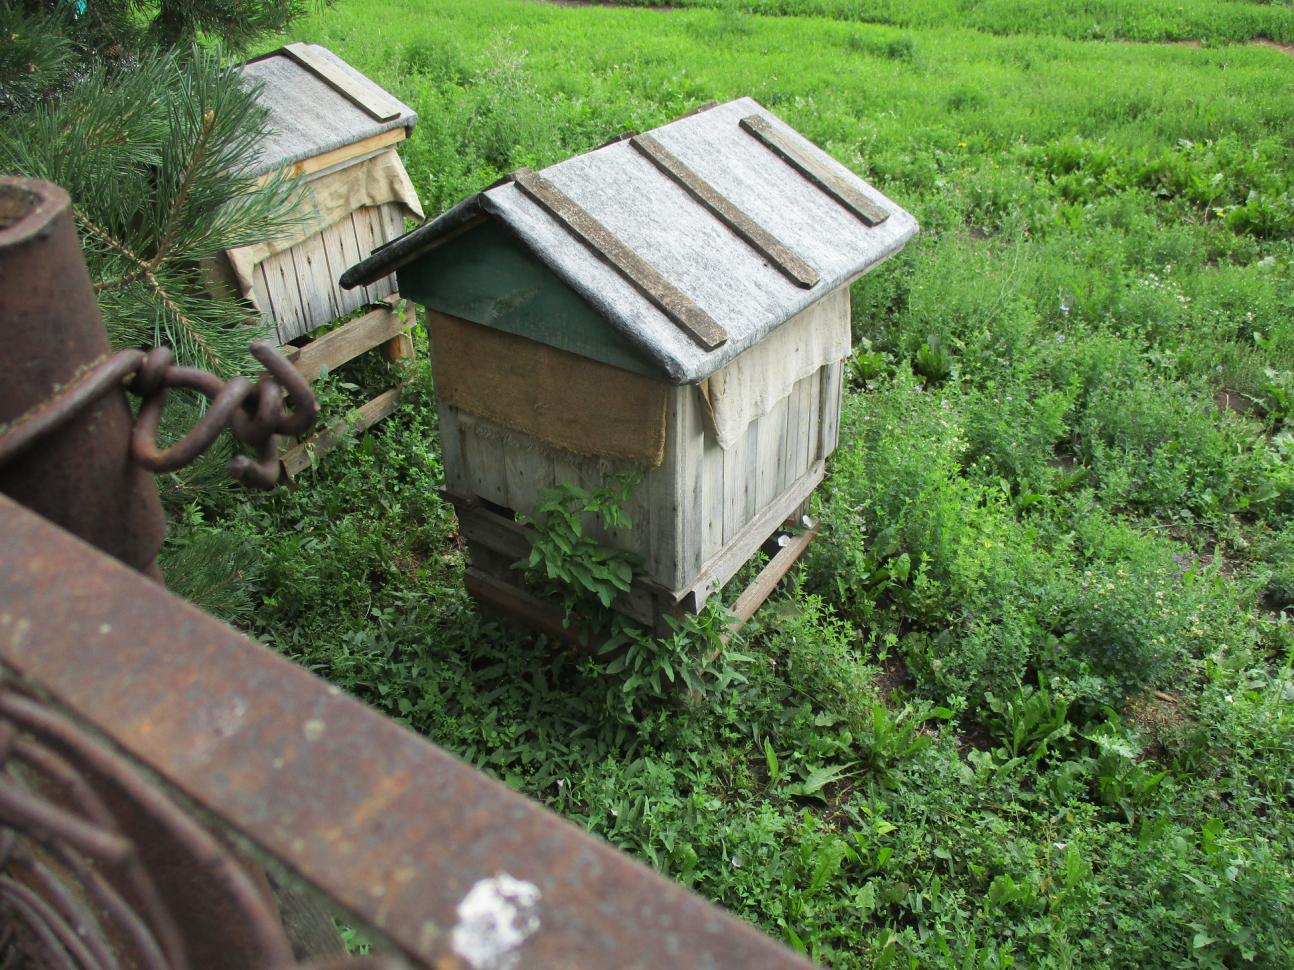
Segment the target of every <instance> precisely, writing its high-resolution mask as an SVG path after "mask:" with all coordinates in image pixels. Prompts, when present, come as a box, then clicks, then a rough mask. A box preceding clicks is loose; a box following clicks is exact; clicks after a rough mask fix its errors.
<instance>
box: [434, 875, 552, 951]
mask: <svg viewBox="0 0 1294 970" xmlns="http://www.w3.org/2000/svg"><path fill="white" fill-rule="evenodd" d="M539 895H540V893H539V887H538V886H536V885H535V884H534V883H529V882H526V881H524V880H522V879H515V878H513V877H512V876H510V875H508V874H507V873H506V872H501V873H499V874H498V875H497V876H494V877H493V878H491V879H482V880H481V881H480V882H478V883H477V884H476V885H475V886H473V887H472V888H471V891H470V892H468V894H467V895H466V896H464V897H463V901H462V902H461V903H459V904H458V925H457V926H455V927H454V952H455V953H456V954H458V956H460V957H461V958H462V959H463V960H465V961H466V962H467V964H468V966H470V967H472V968H473V970H512V968H513V967H515V966H516V965H517V962H518V959H519V954H518V953H517V949H518V948H519V947H520V946H521V944H522V943H524V942H525V941H526V939H527V938H528V937H530V936H531V935H533V934H534V933H535V932H536V931H537V930H538V929H539Z"/></svg>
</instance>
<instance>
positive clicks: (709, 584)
mask: <svg viewBox="0 0 1294 970" xmlns="http://www.w3.org/2000/svg"><path fill="white" fill-rule="evenodd" d="M822 474H823V464H822V462H820V461H819V462H815V463H814V464H813V466H812V467H811V468H810V469H809V471H807V472H806V473H805V474H804V475H802V476H800V478H799V480H798V481H796V482H795V484H793V485H792V486H791V487H790V488H788V489H787V490H786V491H784V492H783V493H782V494H781V495H779V496H778V497H777V498H775V499H774V500H773V501H772V502H770V503H769V504H768V506H767V507H766V508H764V509H763V510H761V511H760V513H759V514H758V515H756V516H755V517H754V518H753V519H751V520H750V522H748V523H747V524H746V526H745V528H743V529H742V530H741V531H739V532H738V533H737V534H736V535H735V536H733V537H732V538H731V539H730V540H728V541H727V542H725V543H724V547H723V550H722V551H721V552H720V553H719V554H718V555H717V556H714V557H712V558H711V559H710V560H709V561H707V562H706V563H705V564H703V565H702V567H701V572H700V573H699V574H698V575H697V577H696V578H695V579H693V580H692V582H691V583H689V585H688V587H687V588H686V589H676V590H674V591H673V593H674V595H675V596H676V597H678V598H680V599H682V598H684V597H686V596H688V595H692V596H694V597H695V601H696V604H697V607H698V609H699V608H700V607H701V606H703V605H704V604H705V600H706V599H707V597H709V596H710V595H711V594H712V593H713V592H714V591H715V590H717V589H721V588H722V587H723V585H724V584H725V583H726V582H728V580H730V579H732V577H733V576H734V575H736V573H737V570H739V569H740V568H741V567H742V566H744V565H745V564H746V562H747V561H748V560H749V559H750V557H751V556H753V555H754V554H755V552H756V550H758V549H759V547H760V546H762V545H763V544H764V542H765V541H767V539H768V537H769V536H770V535H772V534H773V532H774V531H776V529H777V527H778V526H779V525H781V524H782V522H783V521H785V520H786V518H787V516H789V515H790V514H791V513H792V512H794V511H795V509H796V507H797V506H799V504H800V503H801V502H803V501H804V500H805V499H806V498H807V497H808V496H809V495H812V494H813V490H814V489H815V488H817V487H818V483H819V482H821V481H822Z"/></svg>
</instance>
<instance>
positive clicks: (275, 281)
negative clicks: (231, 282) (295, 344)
mask: <svg viewBox="0 0 1294 970" xmlns="http://www.w3.org/2000/svg"><path fill="white" fill-rule="evenodd" d="M261 265H262V266H263V267H264V268H265V285H266V288H267V289H268V290H269V294H270V301H271V303H272V304H273V306H274V326H275V329H276V330H277V331H278V337H279V343H280V344H285V343H287V342H288V341H290V340H295V339H296V338H297V337H299V336H301V335H302V334H303V333H305V332H306V331H307V330H309V329H310V327H309V325H308V321H307V319H306V314H305V308H304V306H303V305H302V301H301V288H300V286H299V285H298V283H297V270H296V264H295V263H293V261H292V250H290V249H285V250H283V251H282V252H280V253H275V254H274V255H272V256H268V257H266V258H265V259H264V260H263V261H262V262H261Z"/></svg>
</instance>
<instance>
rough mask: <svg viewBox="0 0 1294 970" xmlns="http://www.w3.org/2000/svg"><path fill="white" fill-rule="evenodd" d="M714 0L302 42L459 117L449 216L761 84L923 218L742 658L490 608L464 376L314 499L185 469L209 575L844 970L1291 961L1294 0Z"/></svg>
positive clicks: (347, 6)
mask: <svg viewBox="0 0 1294 970" xmlns="http://www.w3.org/2000/svg"><path fill="white" fill-rule="evenodd" d="M715 6H716V7H717V9H697V10H679V9H675V10H669V11H656V10H637V9H619V8H615V9H608V8H603V7H558V6H549V5H545V4H540V3H526V2H518V0H496V2H493V3H488V4H485V3H480V2H479V0H445V2H440V3H435V4H432V3H426V2H422V0H419V2H412V0H409V2H387V0H384V2H380V3H379V2H377V0H341V2H339V3H337V4H336V5H335V6H333V7H330V8H328V9H327V10H325V11H324V12H322V13H320V14H318V15H317V16H316V17H314V18H313V19H310V20H308V21H305V22H303V23H302V24H301V25H300V28H299V29H298V30H297V31H296V32H295V34H294V36H295V37H296V38H298V39H305V40H310V41H315V42H319V43H323V44H326V45H328V46H330V47H331V48H332V49H333V50H335V51H336V52H338V53H339V54H341V55H342V56H343V57H345V58H346V59H348V60H349V61H351V62H352V63H354V64H355V65H356V66H358V67H359V68H360V69H362V70H364V71H365V72H367V73H368V74H370V75H371V76H372V77H374V78H375V79H376V80H378V81H379V82H380V83H382V84H384V85H386V86H387V87H388V88H390V89H391V90H392V91H394V92H395V93H397V94H398V95H399V96H400V97H401V98H403V99H404V100H405V101H407V102H408V103H410V104H412V105H413V106H414V107H415V108H416V109H417V110H418V112H419V114H420V117H421V120H420V123H419V127H418V129H417V131H416V132H415V135H414V137H413V139H412V141H411V142H410V143H409V144H408V145H407V147H406V150H405V152H404V155H405V158H406V160H407V163H408V165H409V168H410V170H411V174H412V176H413V178H414V181H415V183H416V185H417V188H418V190H419V192H420V193H421V195H422V198H423V200H424V203H425V204H426V206H427V208H428V210H429V212H435V211H438V210H440V209H443V208H445V207H447V206H449V205H451V204H452V203H454V202H456V201H458V200H459V199H460V198H461V197H463V196H464V195H465V194H467V193H469V192H471V191H474V190H476V189H479V188H481V187H483V186H484V185H487V184H489V183H490V182H492V181H493V180H495V179H496V178H497V177H498V176H499V175H500V174H502V173H504V172H507V171H509V170H511V169H514V168H516V167H519V166H521V165H531V166H534V167H540V166H542V165H546V164H549V163H552V162H554V161H556V160H558V159H560V158H563V157H565V156H567V155H569V154H572V153H575V152H579V151H583V150H587V149H589V148H591V147H594V146H595V145H597V144H600V143H601V142H602V141H604V140H605V139H606V138H607V137H609V136H611V135H613V134H616V133H618V132H620V131H622V130H624V129H628V128H636V129H639V130H642V129H646V128H649V127H652V126H653V125H656V124H659V123H662V122H664V121H666V120H669V119H670V118H672V117H674V116H676V115H678V114H680V113H682V112H684V111H686V110H689V109H691V108H692V107H694V106H696V104H698V103H699V102H701V101H705V100H710V99H719V100H722V99H727V98H732V97H736V96H740V95H747V94H749V95H752V96H754V97H755V98H757V99H758V100H760V101H761V102H763V103H764V104H765V105H767V106H768V107H770V108H771V109H772V110H774V111H776V112H778V113H779V114H780V115H781V116H782V117H783V118H785V119H786V120H787V121H788V122H789V123H790V124H792V125H794V126H796V127H797V128H799V129H800V130H801V131H803V132H804V133H805V134H806V135H808V136H809V137H810V138H812V139H814V140H815V141H817V142H818V143H819V144H821V145H823V146H824V147H826V148H827V149H828V150H829V151H831V152H832V153H833V154H835V155H836V156H837V157H838V158H840V159H841V160H842V161H844V162H845V163H846V164H848V165H850V166H851V167H853V168H854V169H856V170H857V171H859V172H860V173H862V174H864V175H865V176H866V177H867V178H869V179H871V180H872V181H873V182H875V184H876V185H877V186H878V187H880V188H882V189H883V190H884V191H885V192H886V193H887V194H889V195H890V196H891V197H892V198H894V199H895V200H896V201H898V202H899V203H900V204H902V205H904V206H905V207H907V208H908V209H910V210H911V211H912V212H914V213H915V214H916V216H917V217H918V219H919V220H920V222H921V225H922V235H921V236H920V237H919V239H918V241H917V242H915V243H914V244H913V245H912V246H910V247H909V249H908V250H907V252H905V254H904V255H903V256H902V257H901V258H899V259H897V260H895V261H893V262H892V263H891V264H888V265H887V266H885V267H884V268H882V269H881V270H879V271H878V272H876V273H875V274H873V275H872V276H870V277H868V278H866V279H864V280H863V281H861V282H860V283H859V284H857V285H856V286H855V288H854V292H853V298H854V330H855V343H856V348H857V349H856V352H855V355H854V357H853V359H852V360H851V362H850V378H851V379H850V386H849V389H848V391H847V395H846V401H845V420H844V429H843V432H842V445H841V449H840V451H839V452H838V453H837V455H836V457H835V458H834V459H833V462H832V464H831V468H830V472H829V478H828V481H827V482H826V483H825V485H824V487H823V488H822V489H821V492H820V495H819V498H818V505H817V510H816V514H817V515H819V516H820V517H821V519H822V521H823V528H824V532H823V536H822V537H821V538H820V539H819V541H818V542H816V543H815V544H814V545H813V546H812V547H811V554H810V556H809V557H808V561H807V562H806V563H805V565H804V567H803V568H802V569H801V570H799V571H798V572H797V573H796V574H795V575H794V576H793V578H792V581H791V582H790V583H789V584H788V585H787V586H786V588H785V590H784V592H783V593H782V594H780V595H779V596H778V597H777V598H775V599H774V600H773V601H772V602H771V603H770V604H769V606H768V607H766V608H765V610H764V611H763V612H762V613H761V614H760V616H759V617H758V622H757V624H755V625H752V626H751V627H749V628H748V636H747V637H746V638H745V640H744V642H742V643H741V644H740V645H739V646H738V647H737V651H738V652H737V653H736V654H734V655H729V656H728V657H727V658H726V659H725V662H724V666H723V668H722V669H721V670H719V671H717V672H715V676H714V677H713V678H712V680H711V681H710V683H709V687H710V689H709V690H708V692H706V693H705V694H704V696H700V697H696V698H694V699H692V700H679V699H678V698H677V696H676V695H675V694H673V693H672V692H670V691H668V690H661V691H655V690H652V689H650V688H645V687H643V686H642V685H641V684H635V683H632V682H630V681H629V680H628V679H627V677H626V675H625V673H624V672H621V671H617V670H615V669H611V670H608V669H607V668H606V665H605V664H602V663H600V662H599V661H598V660H597V658H587V657H577V656H571V655H569V654H564V653H562V652H560V651H556V650H554V649H553V648H552V647H551V646H550V645H549V644H546V643H544V642H542V641H535V640H530V639H525V638H521V637H519V636H517V635H515V634H510V633H505V632H504V631H502V630H500V629H499V628H497V627H495V626H493V625H491V624H486V623H483V622H482V621H481V620H480V619H479V618H478V617H477V616H476V614H475V613H474V611H473V609H472V607H471V604H470V602H469V601H468V600H467V599H466V597H465V595H464V593H463V591H462V586H461V573H462V553H461V544H460V543H459V542H457V541H456V536H455V531H454V520H453V515H452V511H451V510H450V509H449V508H448V507H447V506H445V505H444V504H443V503H442V502H441V501H440V499H439V498H438V496H437V492H436V490H437V487H438V485H439V483H440V480H441V470H440V465H439V455H438V450H437V443H436V435H435V412H434V409H433V408H432V407H431V406H430V401H431V398H430V394H431V390H430V387H429V378H428V377H427V375H426V374H425V373H419V374H418V375H416V379H415V391H414V393H413V395H412V396H411V400H410V401H409V403H407V404H406V405H405V406H403V407H402V408H401V410H400V411H399V413H398V414H397V416H396V417H395V418H393V419H392V420H390V421H388V422H386V423H385V424H384V425H383V426H382V427H381V428H380V429H379V430H378V431H376V432H375V433H371V434H369V435H367V436H365V437H363V438H362V439H359V440H357V441H356V442H355V443H354V444H353V445H352V446H351V447H350V448H349V449H348V450H346V451H344V452H342V453H341V454H339V455H337V456H335V457H333V458H330V459H329V460H328V462H327V463H326V465H325V466H324V467H323V469H322V470H321V471H319V472H318V473H316V474H314V475H313V476H311V477H310V478H308V480H307V481H306V482H305V483H304V484H303V485H301V486H300V487H298V488H296V489H292V490H282V491H279V492H277V493H275V494H271V495H267V496H257V497H246V496H234V495H230V494H227V493H220V494H217V493H212V492H209V491H204V490H202V489H200V488H198V486H197V484H196V483H195V482H194V481H187V482H174V481H173V482H171V483H170V484H169V488H168V492H169V497H170V501H171V503H172V505H173V507H175V508H176V509H177V510H178V512H177V514H178V518H179V520H180V521H179V523H178V525H177V527H176V528H175V529H173V538H172V541H171V543H170V545H169V546H168V548H167V550H166V557H167V561H168V563H169V572H170V575H171V576H172V577H173V578H174V581H175V582H177V583H178V584H180V585H186V584H187V586H188V588H189V589H190V591H192V592H193V593H194V594H195V595H196V596H197V597H198V599H199V600H200V601H201V602H203V603H204V604H205V605H208V606H209V607H210V608H213V609H215V610H216V611H217V612H221V613H222V614H223V615H226V616H229V617H230V618H232V619H234V620H235V621H237V622H239V623H240V624H242V625H243V626H244V627H245V628H247V629H248V630H250V631H251V632H253V633H254V634H255V635H256V636H258V637H260V638H262V639H263V640H265V641H266V642H268V643H271V644H272V645H274V646H275V647H277V648H278V649H280V650H282V651H283V652H284V653H286V654H288V655H290V656H292V657H294V658H296V659H298V660H300V661H301V662H302V663H304V664H306V665H308V666H309V667H311V668H312V669H315V670H317V671H319V672H320V673H321V674H323V675H324V676H326V677H328V678H330V679H331V680H333V681H335V682H336V683H338V684H340V685H342V686H343V687H345V688H347V689H348V690H351V691H353V692H355V693H356V694H358V695H359V696H361V697H363V698H364V699H365V700H367V701H369V702H370V703H372V704H374V705H375V706H377V707H379V708H381V709H383V710H386V711H388V712H389V713H391V714H392V715H394V716H397V717H399V718H401V719H403V720H404V721H406V722H407V723H408V724H409V725H410V726H412V727H413V728H414V729H416V730H418V731H421V732H424V733H426V734H427V735H428V736H429V737H431V738H433V739H434V740H435V741H437V742H438V743H440V744H442V745H444V746H446V747H448V748H450V749H451V750H454V751H456V752H458V753H459V754H461V755H462V756H463V757H465V758H467V759H469V760H471V761H472V762H474V763H476V764H478V765H480V766H481V767H482V768H484V769H486V770H487V771H490V772H492V773H494V774H496V775H497V776H498V777H500V778H502V779H504V780H506V781H507V782H508V783H509V784H511V785H513V786H515V787H516V788H518V789H520V790H521V791H524V792H526V793H528V794H530V795H532V796H534V797H535V798H538V799H540V800H542V801H544V802H546V803H547V804H549V805H551V806H552V807H553V808H555V809H556V810H558V811H560V812H562V813H564V814H566V815H567V816H569V817H571V818H573V819H575V820H576V821H578V822H579V823H581V824H583V825H585V826H587V827H588V828H589V829H590V830H592V831H594V832H596V833H598V834H599V835H601V836H603V837H605V838H606V839H608V840H610V841H611V842H613V843H615V844H616V845H619V846H621V847H623V848H625V849H626V850H627V851H629V852H632V853H634V854H635V855H637V856H639V857H641V858H643V859H645V860H647V861H648V862H650V863H651V864H652V865H654V866H656V867H657V868H659V869H660V870H661V871H663V872H665V873H667V874H668V875H670V876H671V877H673V878H674V879H677V880H678V881H680V882H682V883H684V884H686V885H689V886H691V887H693V888H694V889H695V890H696V891H698V892H699V893H701V894H703V895H705V896H707V897H709V898H711V899H714V900H716V901H718V902H719V903H720V904H722V905H723V906H725V907H727V908H728V909H730V910H731V911H733V912H735V913H737V914H739V915H740V916H742V917H744V918H746V919H748V920H750V921H752V922H753V923H755V924H757V925H758V926H760V927H762V928H763V929H765V930H766V931H767V932H769V933H771V934H773V935H774V936H777V937H779V938H781V939H783V940H785V941H787V942H788V943H789V944H791V945H793V946H796V947H799V948H802V949H804V950H805V951H806V952H808V953H809V954H811V955H812V956H813V957H815V958H817V959H819V960H821V961H823V962H824V963H826V964H829V965H832V966H840V967H850V966H853V967H866V966H883V967H884V966H894V967H958V968H962V967H1004V966H1011V965H1015V966H1022V967H1023V966H1028V967H1071V966H1083V967H1100V966H1108V967H1127V966H1144V967H1150V966H1156V967H1250V966H1252V967H1273V968H1278V967H1288V966H1290V965H1292V964H1294V872H1292V870H1291V867H1292V865H1294V814H1292V813H1294V672H1292V666H1294V626H1291V622H1290V619H1289V614H1288V611H1289V610H1290V609H1291V608H1294V433H1292V429H1294V245H1292V244H1291V239H1292V238H1294V165H1292V163H1294V58H1290V57H1287V56H1285V55H1283V54H1282V53H1280V52H1278V51H1275V50H1272V49H1269V48H1263V47H1255V46H1249V45H1243V46H1241V45H1236V46H1215V44H1218V45H1220V44H1221V42H1223V41H1244V40H1248V39H1250V38H1251V37H1252V36H1255V35H1257V34H1264V35H1267V36H1270V37H1275V38H1278V39H1284V40H1286V41H1288V40H1290V39H1291V38H1294V8H1291V6H1290V5H1289V4H1288V3H1283V4H1282V3H1272V4H1261V3H1241V2H1209V0H1184V2H1180V3H1166V2H1158V0H1156V2H1145V3H1115V2H1113V0H1094V2H1091V3H1085V4H1081V5H1077V4H1071V5H1064V6H1065V8H1066V10H1067V11H1071V12H1066V13H1062V14H1057V15H1053V14H1052V12H1051V8H1052V7H1053V6H1055V5H1052V4H1042V3H1038V2H1034V3H1004V2H980V3H953V2H952V0H932V2H930V3H926V4H901V3H894V2H885V0H858V2H846V0H838V2H837V0H769V2H766V3H759V2H756V3H753V4H751V6H753V7H754V8H756V9H759V10H763V11H768V12H777V13H784V14H803V13H809V14H812V13H822V14H826V15H828V16H825V17H814V16H801V15H795V16H790V15H788V16H779V17H764V16H751V15H748V14H746V13H743V12H741V10H740V9H739V8H738V7H735V6H733V5H731V4H715ZM1074 10H1078V11H1079V12H1078V13H1075V12H1072V11H1074ZM864 21H876V22H875V23H873V22H864ZM1111 36H1118V37H1126V38H1132V39H1147V40H1150V39H1162V38H1200V39H1203V40H1205V41H1206V42H1207V44H1206V46H1205V47H1203V48H1194V47H1187V46H1179V45H1153V44H1128V43H1114V42H1109V41H1106V40H1100V38H1107V37H1111ZM424 349H425V348H424ZM381 377H382V375H380V374H373V373H365V372H362V371H360V372H353V373H348V374H346V375H342V376H340V377H339V378H336V379H334V382H333V384H332V386H331V387H330V389H329V391H328V396H329V398H330V400H332V401H334V402H336V401H340V400H342V399H344V397H345V394H346V393H347V392H348V390H349V388H347V387H345V386H343V385H345V384H353V385H360V384H363V383H364V382H365V381H367V380H377V379H379V378H381ZM334 406H336V405H334ZM708 619H712V618H708ZM694 636H699V637H702V638H704V637H705V636H706V633H705V631H704V630H702V631H700V632H699V633H696V634H694ZM661 649H662V650H663V651H666V653H667V654H668V651H670V650H678V649H686V644H678V643H675V644H669V645H665V646H663V647H662V648H661ZM662 695H663V696H662Z"/></svg>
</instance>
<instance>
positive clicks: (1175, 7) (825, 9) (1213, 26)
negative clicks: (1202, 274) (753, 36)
mask: <svg viewBox="0 0 1294 970" xmlns="http://www.w3.org/2000/svg"><path fill="white" fill-rule="evenodd" d="M609 2H612V3H623V4H624V5H626V6H644V7H645V6H654V5H655V4H654V3H653V0H609ZM669 6H674V7H708V8H713V9H717V10H723V11H727V12H730V13H733V14H735V13H738V12H747V13H755V14H768V15H774V16H787V15H796V16H819V17H832V18H834V19H837V20H851V21H858V22H861V23H874V24H890V25H892V26H896V27H914V28H918V29H923V30H924V29H929V28H938V27H947V26H954V25H955V26H958V27H966V28H969V29H971V30H981V31H984V32H985V33H989V34H1026V35H1041V36H1057V37H1068V38H1070V39H1072V40H1129V41H1145V42H1151V41H1175V40H1185V41H1202V42H1205V43H1214V44H1218V43H1221V44H1225V43H1245V42H1248V41H1250V40H1253V39H1254V38H1257V37H1266V38H1269V39H1273V40H1281V41H1284V42H1285V43H1289V42H1290V38H1292V37H1294V9H1291V4H1289V3H1288V2H1283V0H1274V2H1263V0H1192V2H1189V3H1183V2H1180V0H1136V2H1129V0H1086V2H1083V3H1054V2H1051V0H923V2H921V3H905V2H903V0H677V2H674V3H671V4H669Z"/></svg>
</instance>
